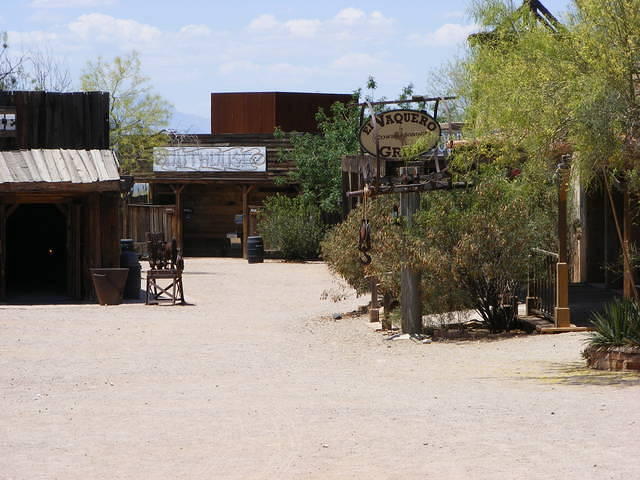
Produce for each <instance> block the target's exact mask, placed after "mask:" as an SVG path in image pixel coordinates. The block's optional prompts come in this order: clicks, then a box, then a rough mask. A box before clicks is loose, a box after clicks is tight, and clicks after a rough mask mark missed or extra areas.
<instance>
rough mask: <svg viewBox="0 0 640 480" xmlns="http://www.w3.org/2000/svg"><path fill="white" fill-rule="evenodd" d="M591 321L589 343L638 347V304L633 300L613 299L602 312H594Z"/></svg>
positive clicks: (639, 309)
mask: <svg viewBox="0 0 640 480" xmlns="http://www.w3.org/2000/svg"><path fill="white" fill-rule="evenodd" d="M591 322H592V323H593V328H594V330H593V332H591V336H590V338H589V344H590V345H592V346H594V347H611V346H622V345H629V346H636V347H640V305H638V303H637V302H635V301H634V300H630V299H627V298H618V299H615V300H613V301H612V302H610V303H608V304H607V305H606V306H605V308H604V311H603V312H596V313H594V314H593V316H592V317H591Z"/></svg>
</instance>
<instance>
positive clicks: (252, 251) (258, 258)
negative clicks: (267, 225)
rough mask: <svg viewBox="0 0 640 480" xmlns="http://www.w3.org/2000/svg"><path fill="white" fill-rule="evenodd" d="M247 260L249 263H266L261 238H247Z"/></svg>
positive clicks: (257, 236)
mask: <svg viewBox="0 0 640 480" xmlns="http://www.w3.org/2000/svg"><path fill="white" fill-rule="evenodd" d="M247 260H248V261H249V263H262V262H264V244H263V243H262V237H261V236H259V235H256V236H253V237H248V238H247Z"/></svg>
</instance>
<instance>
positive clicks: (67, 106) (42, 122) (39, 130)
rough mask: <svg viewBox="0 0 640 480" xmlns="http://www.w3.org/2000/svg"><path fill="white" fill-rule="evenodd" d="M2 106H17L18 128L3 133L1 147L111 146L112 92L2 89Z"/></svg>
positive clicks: (78, 147) (93, 147) (11, 148)
mask: <svg viewBox="0 0 640 480" xmlns="http://www.w3.org/2000/svg"><path fill="white" fill-rule="evenodd" d="M0 107H9V108H15V110H16V131H15V135H12V136H0V150H16V149H28V148H76V149H106V148H109V94H108V93H105V92H78V93H51V92H0Z"/></svg>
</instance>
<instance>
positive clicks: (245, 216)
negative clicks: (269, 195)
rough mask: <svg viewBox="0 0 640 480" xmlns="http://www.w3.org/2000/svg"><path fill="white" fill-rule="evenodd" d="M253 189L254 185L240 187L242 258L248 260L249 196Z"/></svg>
mask: <svg viewBox="0 0 640 480" xmlns="http://www.w3.org/2000/svg"><path fill="white" fill-rule="evenodd" d="M253 187H254V185H243V186H242V258H248V256H249V249H248V245H247V242H248V241H249V240H248V238H249V194H250V193H251V190H253Z"/></svg>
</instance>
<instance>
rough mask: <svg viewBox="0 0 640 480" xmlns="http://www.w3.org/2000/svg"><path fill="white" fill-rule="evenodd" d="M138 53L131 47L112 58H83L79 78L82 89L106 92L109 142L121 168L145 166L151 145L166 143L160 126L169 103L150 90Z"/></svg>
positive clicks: (149, 159)
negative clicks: (109, 99)
mask: <svg viewBox="0 0 640 480" xmlns="http://www.w3.org/2000/svg"><path fill="white" fill-rule="evenodd" d="M141 70H142V67H141V62H140V57H139V55H138V53H137V52H135V51H133V52H131V53H130V54H128V55H126V56H124V57H115V58H114V59H113V62H111V63H108V62H105V61H104V60H103V59H102V58H98V60H96V61H95V62H91V61H90V62H87V65H86V67H85V69H84V73H83V74H82V76H81V78H80V80H81V82H82V89H83V90H85V91H92V90H99V91H105V92H109V94H110V96H111V104H110V107H109V108H110V109H109V123H110V128H111V130H110V135H111V146H112V148H113V149H114V150H115V151H116V153H117V154H118V157H119V158H120V164H121V167H122V170H123V171H124V172H132V171H140V170H145V169H149V168H150V167H151V165H152V162H153V158H152V155H153V147H156V146H160V145H163V144H166V143H167V141H168V138H167V136H166V135H165V134H164V130H163V129H164V127H166V126H167V124H168V122H169V119H170V117H171V110H172V107H171V104H170V103H169V102H167V101H166V100H164V99H163V98H162V97H161V96H160V95H158V94H155V93H153V92H152V89H151V86H150V84H149V78H148V77H146V76H144V75H143V74H142V71H141Z"/></svg>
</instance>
